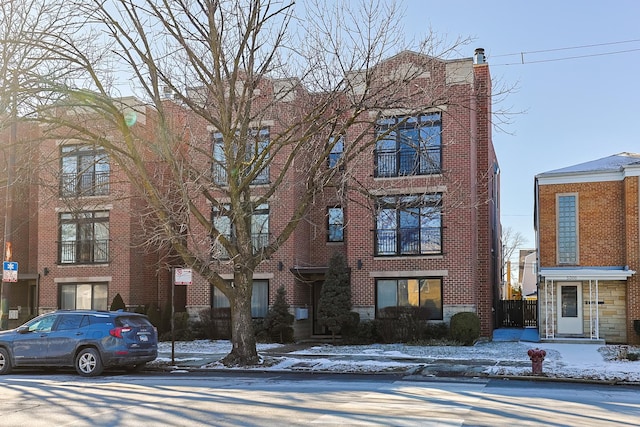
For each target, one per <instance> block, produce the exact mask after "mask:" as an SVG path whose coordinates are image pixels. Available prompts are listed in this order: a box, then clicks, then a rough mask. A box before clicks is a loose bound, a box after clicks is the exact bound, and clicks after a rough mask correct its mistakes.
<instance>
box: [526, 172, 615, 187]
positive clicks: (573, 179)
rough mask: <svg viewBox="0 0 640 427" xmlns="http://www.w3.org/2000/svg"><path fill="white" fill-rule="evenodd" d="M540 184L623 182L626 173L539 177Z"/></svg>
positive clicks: (584, 173)
mask: <svg viewBox="0 0 640 427" xmlns="http://www.w3.org/2000/svg"><path fill="white" fill-rule="evenodd" d="M537 178H538V182H539V183H540V184H543V185H550V184H578V183H587V182H605V181H622V180H623V179H624V173H622V172H619V171H616V172H611V171H606V172H594V171H591V172H579V173H577V172H573V173H559V174H557V175H551V176H546V175H544V174H543V175H538V176H537Z"/></svg>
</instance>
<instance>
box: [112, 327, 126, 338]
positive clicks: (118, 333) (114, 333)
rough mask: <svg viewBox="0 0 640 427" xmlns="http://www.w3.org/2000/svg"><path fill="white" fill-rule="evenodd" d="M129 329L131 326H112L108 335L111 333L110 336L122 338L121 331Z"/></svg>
mask: <svg viewBox="0 0 640 427" xmlns="http://www.w3.org/2000/svg"><path fill="white" fill-rule="evenodd" d="M129 331H131V328H130V327H128V326H124V327H123V326H118V327H117V328H113V329H111V330H110V331H109V335H111V336H112V337H116V338H122V333H123V332H129Z"/></svg>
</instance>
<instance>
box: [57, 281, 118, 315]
mask: <svg viewBox="0 0 640 427" xmlns="http://www.w3.org/2000/svg"><path fill="white" fill-rule="evenodd" d="M60 308H61V309H63V310H108V306H107V284H106V283H79V284H64V285H60Z"/></svg>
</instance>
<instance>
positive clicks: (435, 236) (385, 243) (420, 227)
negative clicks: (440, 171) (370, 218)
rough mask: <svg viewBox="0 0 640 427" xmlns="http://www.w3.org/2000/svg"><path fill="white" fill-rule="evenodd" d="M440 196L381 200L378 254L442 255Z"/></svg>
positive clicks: (379, 202) (426, 195) (377, 217)
mask: <svg viewBox="0 0 640 427" xmlns="http://www.w3.org/2000/svg"><path fill="white" fill-rule="evenodd" d="M441 214H442V208H441V195H440V194H425V195H420V196H393V197H391V196H390V197H382V198H380V199H379V201H378V212H377V215H376V230H375V240H376V243H375V245H376V247H375V254H376V255H384V256H394V255H396V256H397V255H426V254H440V253H442V221H441V216H442V215H441Z"/></svg>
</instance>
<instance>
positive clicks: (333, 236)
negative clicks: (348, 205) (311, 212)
mask: <svg viewBox="0 0 640 427" xmlns="http://www.w3.org/2000/svg"><path fill="white" fill-rule="evenodd" d="M327 233H328V234H327V240H328V241H329V242H342V241H344V211H343V210H342V208H341V207H337V208H329V209H328V213H327Z"/></svg>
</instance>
